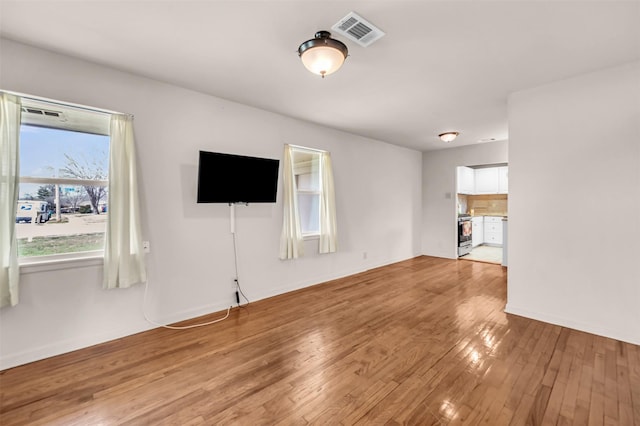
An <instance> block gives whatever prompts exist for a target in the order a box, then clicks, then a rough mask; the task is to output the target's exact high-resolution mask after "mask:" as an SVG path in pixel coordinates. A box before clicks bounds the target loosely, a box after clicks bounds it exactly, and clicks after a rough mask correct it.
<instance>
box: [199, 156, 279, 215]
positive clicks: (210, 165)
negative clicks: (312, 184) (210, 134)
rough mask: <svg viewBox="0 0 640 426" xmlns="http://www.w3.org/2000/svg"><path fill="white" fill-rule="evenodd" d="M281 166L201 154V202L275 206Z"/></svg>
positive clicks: (266, 160) (255, 159) (269, 161)
mask: <svg viewBox="0 0 640 426" xmlns="http://www.w3.org/2000/svg"><path fill="white" fill-rule="evenodd" d="M279 163H280V162H279V161H278V160H273V159H270V158H258V157H247V156H243V155H233V154H222V153H218V152H207V151H200V162H199V165H198V203H275V202H276V192H277V189H278V166H279Z"/></svg>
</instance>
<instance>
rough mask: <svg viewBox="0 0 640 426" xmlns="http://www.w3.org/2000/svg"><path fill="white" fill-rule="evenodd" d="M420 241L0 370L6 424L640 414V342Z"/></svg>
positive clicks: (607, 418)
mask: <svg viewBox="0 0 640 426" xmlns="http://www.w3.org/2000/svg"><path fill="white" fill-rule="evenodd" d="M505 295H506V272H505V270H504V269H503V268H502V267H501V266H499V265H491V264H486V263H479V262H465V261H457V260H446V259H437V258H430V257H419V258H416V259H412V260H408V261H405V262H400V263H397V264H394V265H390V266H387V267H383V268H379V269H375V270H371V271H368V272H366V273H362V274H358V275H355V276H352V277H348V278H345V279H340V280H336V281H332V282H329V283H326V284H322V285H318V286H314V287H312V288H307V289H304V290H301V291H297V292H292V293H288V294H285V295H282V296H278V297H274V298H271V299H268V300H264V301H260V302H256V303H252V304H250V305H249V306H248V307H247V309H236V310H234V311H232V314H231V317H230V318H229V319H228V320H227V321H225V322H222V323H219V324H216V325H213V326H210V327H204V328H198V329H192V330H189V331H173V330H166V329H156V330H152V331H148V332H145V333H140V334H137V335H134V336H130V337H127V338H123V339H119V340H116V341H113V342H109V343H106V344H102V345H98V346H94V347H91V348H88V349H84V350H80V351H77V352H73V353H70V354H66V355H61V356H58V357H54V358H50V359H47V360H44V361H40V362H36V363H32V364H29V365H25V366H21V367H16V368H13V369H9V370H5V371H3V372H2V373H1V374H0V380H1V381H0V386H1V391H0V395H1V398H2V399H1V406H0V414H1V417H0V424H2V425H3V426H9V425H26V424H29V425H40V424H47V425H97V424H100V425H113V424H134V425H162V424H171V425H196V424H207V425H217V424H233V425H252V424H268V425H301V424H307V423H312V424H322V425H337V424H348V425H350V424H359V425H371V424H388V425H395V424H412V425H430V424H433V425H440V424H441V425H445V424H452V425H453V424H485V425H502V424H505V425H506V424H513V425H529V424H530V425H539V424H544V425H547V424H548V425H555V424H558V425H565V424H568V425H570V424H574V425H591V424H594V425H601V424H618V425H639V424H640V347H638V346H634V345H631V344H627V343H622V342H619V341H616V340H611V339H607V338H603V337H597V336H594V335H590V334H587V333H582V332H577V331H573V330H569V329H566V328H562V327H558V326H553V325H549V324H544V323H541V322H537V321H532V320H528V319H525V318H521V317H517V316H512V315H507V314H505V313H503V309H504V305H505Z"/></svg>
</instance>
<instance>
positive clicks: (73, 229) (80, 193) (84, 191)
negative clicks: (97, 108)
mask: <svg viewBox="0 0 640 426" xmlns="http://www.w3.org/2000/svg"><path fill="white" fill-rule="evenodd" d="M109 120H110V115H109V114H104V113H97V112H92V111H86V110H80V109H77V108H73V107H69V106H64V105H62V106H61V105H58V104H50V103H47V102H42V101H32V100H28V99H23V101H22V121H21V127H20V147H19V150H20V189H19V194H18V206H17V215H16V235H17V242H18V256H19V257H21V258H34V257H36V256H50V257H51V256H52V257H54V258H60V257H62V258H66V257H79V256H81V253H82V255H86V254H91V252H93V253H95V252H96V251H102V250H103V248H104V233H105V229H106V215H107V214H108V210H109V207H108V205H107V191H108V172H109V141H110V138H109V136H108V134H109Z"/></svg>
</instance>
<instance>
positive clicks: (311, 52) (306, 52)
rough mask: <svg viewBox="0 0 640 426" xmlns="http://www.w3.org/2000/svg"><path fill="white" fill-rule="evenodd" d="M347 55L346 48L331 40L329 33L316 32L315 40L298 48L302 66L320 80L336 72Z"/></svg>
mask: <svg viewBox="0 0 640 426" xmlns="http://www.w3.org/2000/svg"><path fill="white" fill-rule="evenodd" d="M348 54H349V51H348V49H347V46H346V45H345V44H344V43H342V42H341V41H338V40H336V39H333V38H331V33H330V32H329V31H318V32H317V33H316V35H315V38H312V39H311V40H307V41H305V42H304V43H302V44H301V45H300V47H298V55H299V56H300V59H302V64H303V65H304V66H305V67H306V68H307V69H308V70H309V71H311V72H312V73H314V74H318V75H320V76H322V78H324V76H325V75H329V74H333V73H334V72H336V71H338V69H339V68H340V67H341V66H342V64H343V62H344V60H345V59H346V58H347V55H348Z"/></svg>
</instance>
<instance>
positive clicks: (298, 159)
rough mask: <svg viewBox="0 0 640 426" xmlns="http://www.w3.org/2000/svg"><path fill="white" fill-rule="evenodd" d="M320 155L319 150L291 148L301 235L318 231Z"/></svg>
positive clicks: (309, 234) (311, 234) (314, 233)
mask: <svg viewBox="0 0 640 426" xmlns="http://www.w3.org/2000/svg"><path fill="white" fill-rule="evenodd" d="M320 155H321V153H320V152H310V151H307V150H303V149H298V148H294V150H293V173H294V176H295V181H296V190H297V192H296V197H297V199H298V214H299V217H300V230H301V231H302V235H303V236H314V235H319V233H320V197H321V195H322V189H321V179H320V164H321V161H320V160H321V158H320Z"/></svg>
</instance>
